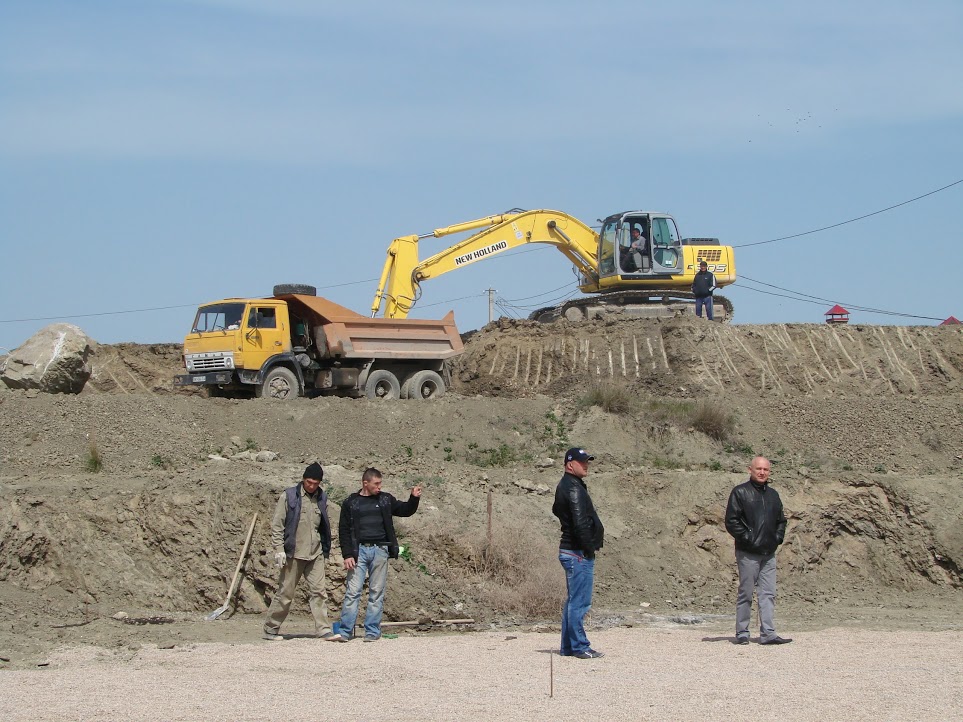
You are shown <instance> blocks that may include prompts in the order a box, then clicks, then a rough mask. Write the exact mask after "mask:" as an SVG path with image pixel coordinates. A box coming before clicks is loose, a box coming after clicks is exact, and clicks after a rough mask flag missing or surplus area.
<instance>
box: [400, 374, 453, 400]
mask: <svg viewBox="0 0 963 722" xmlns="http://www.w3.org/2000/svg"><path fill="white" fill-rule="evenodd" d="M405 389H406V390H407V392H408V395H407V396H406V397H405V398H409V399H416V400H417V399H440V398H441V397H442V396H444V395H445V382H444V381H443V380H442V378H441V376H440V375H439V374H437V373H435V372H434V371H419V372H418V373H415V374H412V376H411V378H410V379H408V380H407V381H406V382H405Z"/></svg>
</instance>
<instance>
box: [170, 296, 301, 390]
mask: <svg viewBox="0 0 963 722" xmlns="http://www.w3.org/2000/svg"><path fill="white" fill-rule="evenodd" d="M290 329H291V322H290V318H289V314H288V306H287V304H286V303H285V302H284V301H282V300H279V299H273V298H254V299H248V298H228V299H224V300H221V301H215V302H213V303H208V304H205V305H203V306H201V307H200V308H198V309H197V314H196V315H195V317H194V325H193V326H192V328H191V332H190V333H189V334H188V335H187V337H186V338H185V339H184V367H185V369H186V370H187V372H188V373H187V377H178V378H177V379H175V385H190V384H199V385H205V386H208V387H209V388H211V389H212V390H213V389H214V388H215V387H216V388H219V389H221V390H228V389H235V390H248V391H252V390H254V386H255V385H256V384H257V383H258V381H259V377H260V374H261V371H262V370H263V369H266V368H268V367H269V366H270V365H271V363H272V361H274V360H276V359H277V358H278V357H281V358H283V357H286V356H290V355H291V351H292V347H291V331H290ZM213 395H219V394H218V393H216V392H214V394H213Z"/></svg>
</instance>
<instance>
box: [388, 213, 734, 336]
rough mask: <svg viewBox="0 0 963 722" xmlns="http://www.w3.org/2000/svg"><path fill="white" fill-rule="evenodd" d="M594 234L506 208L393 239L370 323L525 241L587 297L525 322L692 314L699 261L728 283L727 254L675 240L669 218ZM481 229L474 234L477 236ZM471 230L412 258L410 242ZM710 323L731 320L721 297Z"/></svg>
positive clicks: (414, 249) (572, 222)
mask: <svg viewBox="0 0 963 722" xmlns="http://www.w3.org/2000/svg"><path fill="white" fill-rule="evenodd" d="M600 223H601V226H600V228H601V230H600V231H599V232H598V233H597V232H595V231H594V230H592V228H590V227H589V226H587V225H586V224H585V223H583V222H582V221H580V220H578V219H577V218H574V217H572V216H570V215H568V214H567V213H562V212H561V211H552V210H531V211H526V210H521V209H513V210H511V211H508V212H506V213H502V214H500V215H495V216H488V217H487V218H480V219H478V220H475V221H468V222H466V223H457V224H455V225H451V226H446V227H445V228H437V229H435V230H434V231H432V232H431V233H425V234H423V235H412V236H402V237H401V238H396V239H395V240H393V241H392V242H391V245H390V246H389V247H388V257H387V260H386V261H385V266H384V270H383V271H382V273H381V280H380V281H379V283H378V290H377V293H375V297H374V302H373V303H372V306H371V315H372V317H375V316H377V315H378V312H379V311H380V310H381V306H382V303H384V316H385V318H405V317H407V315H408V313H409V312H410V311H411V309H412V307H413V306H414V305H415V303H416V302H417V301H418V299H419V298H420V297H421V284H422V282H424V281H426V280H428V279H430V278H436V277H438V276H440V275H442V274H444V273H448V272H449V271H454V270H456V269H458V268H463V267H465V266H467V265H470V264H472V263H475V262H476V261H481V260H484V259H487V258H493V257H494V256H497V255H498V254H500V253H504V252H505V251H508V250H511V249H513V248H518V247H519V246H524V245H527V244H530V243H547V244H549V245H552V246H555V248H557V249H558V250H559V251H561V252H562V253H563V254H565V257H566V258H568V259H569V260H570V261H571V262H572V264H573V265H574V266H575V269H576V270H577V273H578V287H579V290H581V291H582V292H583V293H586V294H593V295H589V296H583V297H580V298H573V299H570V300H568V301H566V302H565V303H563V304H561V305H558V306H551V307H547V308H540V309H538V310H537V311H534V312H533V313H532V314H531V315H530V316H529V318H530V319H533V320H537V321H542V322H551V321H554V320H556V319H558V318H562V317H564V318H566V319H568V320H570V321H580V320H584V319H586V318H596V317H603V316H605V315H607V314H610V313H621V314H624V315H627V316H636V317H647V318H658V317H668V316H674V315H678V314H682V313H693V312H694V308H695V301H694V297H693V295H692V291H691V287H692V281H693V279H694V278H695V274H696V273H697V272H698V270H699V264H700V263H701V262H702V261H705V262H706V263H707V264H708V267H709V270H710V271H711V272H712V273H713V274H714V275H715V279H716V287H719V288H721V287H723V286H727V285H729V284H730V283H733V282H735V280H736V264H735V254H734V253H733V249H732V247H731V246H723V245H720V243H719V240H718V239H716V238H682V237H681V236H680V234H679V229H678V226H677V225H676V223H675V220H674V219H673V218H672V216H670V215H667V214H665V213H653V212H650V211H625V212H623V213H615V214H613V215H610V216H608V217H607V218H605V219H604V220H601V221H600ZM479 229H481V230H479ZM469 231H477V232H476V233H474V234H472V235H470V236H468V237H466V238H464V239H463V240H460V241H458V242H456V243H454V244H453V245H451V246H450V247H448V248H446V249H445V250H443V251H441V252H439V253H436V254H434V255H433V256H431V257H429V258H426V259H425V260H420V259H419V257H418V242H419V241H420V240H421V239H423V238H429V237H434V238H441V237H442V236H449V235H453V234H457V233H466V232H469ZM714 306H715V320H717V321H723V322H727V321H729V320H731V318H732V303H731V302H730V301H729V299H727V298H725V297H722V296H719V295H716V296H714Z"/></svg>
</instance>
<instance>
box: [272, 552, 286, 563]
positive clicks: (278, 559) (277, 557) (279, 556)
mask: <svg viewBox="0 0 963 722" xmlns="http://www.w3.org/2000/svg"><path fill="white" fill-rule="evenodd" d="M274 563H275V564H277V565H278V566H279V567H283V566H284V565H285V564H287V563H288V557H287V555H286V554H285V553H284V552H274Z"/></svg>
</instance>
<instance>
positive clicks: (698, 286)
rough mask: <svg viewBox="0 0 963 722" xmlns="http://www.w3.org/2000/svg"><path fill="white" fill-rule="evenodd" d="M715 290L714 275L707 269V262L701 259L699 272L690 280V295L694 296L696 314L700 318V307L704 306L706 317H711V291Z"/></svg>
mask: <svg viewBox="0 0 963 722" xmlns="http://www.w3.org/2000/svg"><path fill="white" fill-rule="evenodd" d="M715 290H716V277H715V274H713V273H712V272H711V271H709V264H708V263H706V262H705V261H702V262H701V263H700V264H699V272H698V273H697V274H696V275H695V279H694V280H693V281H692V295H693V296H695V312H696V316H698V317H699V318H702V307H703V306H705V309H706V318H708V319H709V320H710V321H712V320H713V318H712V292H713V291H715Z"/></svg>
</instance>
